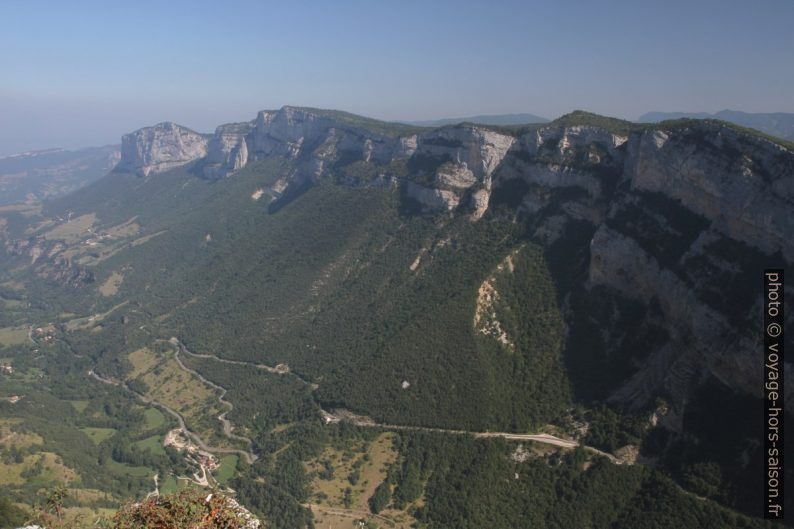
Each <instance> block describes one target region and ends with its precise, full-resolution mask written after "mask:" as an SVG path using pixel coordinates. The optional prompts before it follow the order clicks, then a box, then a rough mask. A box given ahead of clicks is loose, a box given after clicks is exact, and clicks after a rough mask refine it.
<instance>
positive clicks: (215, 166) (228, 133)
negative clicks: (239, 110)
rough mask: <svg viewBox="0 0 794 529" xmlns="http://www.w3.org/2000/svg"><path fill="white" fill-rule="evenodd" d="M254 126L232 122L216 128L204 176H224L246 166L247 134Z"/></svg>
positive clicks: (208, 150) (208, 152)
mask: <svg viewBox="0 0 794 529" xmlns="http://www.w3.org/2000/svg"><path fill="white" fill-rule="evenodd" d="M252 128H253V125H252V124H251V123H231V124H228V125H221V126H220V127H218V128H217V129H215V134H214V135H213V136H212V139H211V140H210V142H209V145H208V148H207V157H206V160H205V163H204V168H203V172H204V176H206V177H208V178H224V177H226V176H229V175H230V174H232V173H233V172H234V171H237V170H238V169H242V168H243V167H245V165H246V164H247V163H248V144H247V141H246V135H248V134H249V133H250V132H251V129H252Z"/></svg>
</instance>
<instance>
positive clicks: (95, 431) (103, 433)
mask: <svg viewBox="0 0 794 529" xmlns="http://www.w3.org/2000/svg"><path fill="white" fill-rule="evenodd" d="M80 431H81V432H83V433H84V434H86V435H87V436H88V437H89V438H90V439H91V440H92V441H93V442H94V444H99V443H101V442H102V441H104V440H105V439H109V438H110V436H112V435H113V434H114V433H116V429H115V428H93V427H90V426H88V427H85V428H80Z"/></svg>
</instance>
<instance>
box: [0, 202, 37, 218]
mask: <svg viewBox="0 0 794 529" xmlns="http://www.w3.org/2000/svg"><path fill="white" fill-rule="evenodd" d="M3 213H22V214H27V215H34V214H39V213H41V204H39V203H34V202H26V203H24V204H9V205H7V206H0V214H3Z"/></svg>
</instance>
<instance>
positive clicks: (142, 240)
mask: <svg viewBox="0 0 794 529" xmlns="http://www.w3.org/2000/svg"><path fill="white" fill-rule="evenodd" d="M166 231H168V230H163V231H158V232H157V233H152V234H151V235H144V236H143V237H140V238H138V239H135V240H134V241H132V243H131V244H132V246H140V245H141V244H146V243H147V242H149V241H151V240H152V239H154V238H155V237H157V236H158V235H162V234H163V233H165V232H166Z"/></svg>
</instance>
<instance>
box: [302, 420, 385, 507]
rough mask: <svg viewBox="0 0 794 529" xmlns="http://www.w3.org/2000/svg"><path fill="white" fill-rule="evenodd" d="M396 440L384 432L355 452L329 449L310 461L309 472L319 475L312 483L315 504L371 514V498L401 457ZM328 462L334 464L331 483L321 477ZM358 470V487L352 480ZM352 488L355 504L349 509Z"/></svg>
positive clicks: (308, 464)
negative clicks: (347, 492) (346, 504)
mask: <svg viewBox="0 0 794 529" xmlns="http://www.w3.org/2000/svg"><path fill="white" fill-rule="evenodd" d="M392 439H393V436H392V434H388V433H384V434H382V435H380V436H379V437H378V438H377V439H376V440H375V441H373V442H372V443H370V444H369V445H368V446H366V447H358V450H355V451H346V452H343V451H340V450H336V449H333V448H326V449H325V451H324V452H323V453H322V454H321V455H320V457H319V458H317V459H314V460H312V461H309V462H308V463H307V465H306V467H307V471H309V472H313V473H315V477H314V480H313V481H312V490H313V495H314V498H313V503H315V504H316V505H318V506H319V507H322V508H329V509H333V510H334V511H337V510H338V511H349V512H348V513H347V514H355V513H357V512H369V504H368V503H367V502H368V500H369V498H370V497H371V496H372V494H373V493H374V492H375V489H376V488H377V486H378V485H380V484H381V483H382V482H383V481H384V480H385V479H386V472H387V470H388V467H389V465H391V464H392V463H393V462H394V461H395V460H396V458H397V452H396V450H395V449H394V446H393V442H392ZM325 461H328V462H330V464H331V466H332V467H333V469H334V475H333V477H332V478H331V479H328V480H326V479H322V478H321V477H320V476H319V474H320V472H322V470H323V469H324V462H325ZM356 467H357V468H356ZM356 471H358V473H359V478H358V480H357V481H356V484H355V485H354V484H352V483H351V482H350V477H351V475H352V474H354V473H355V472H356ZM348 487H350V488H351V489H352V491H353V504H352V505H351V507H350V508H349V509H346V508H345V507H344V501H343V498H344V491H345V489H347V488H348Z"/></svg>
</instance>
